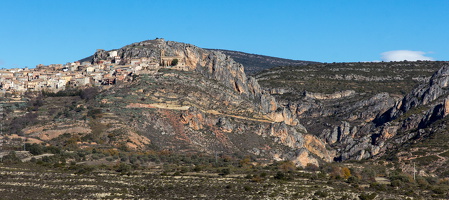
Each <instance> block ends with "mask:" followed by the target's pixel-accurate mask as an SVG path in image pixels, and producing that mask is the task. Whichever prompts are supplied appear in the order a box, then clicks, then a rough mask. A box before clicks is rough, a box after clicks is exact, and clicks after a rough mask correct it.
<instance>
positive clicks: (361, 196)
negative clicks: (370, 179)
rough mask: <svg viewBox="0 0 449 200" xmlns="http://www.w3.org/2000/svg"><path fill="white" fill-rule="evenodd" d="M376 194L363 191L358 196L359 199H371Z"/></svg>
mask: <svg viewBox="0 0 449 200" xmlns="http://www.w3.org/2000/svg"><path fill="white" fill-rule="evenodd" d="M376 196H377V194H376V193H371V194H368V193H363V194H361V195H360V196H359V198H360V200H373V199H374V198H376Z"/></svg>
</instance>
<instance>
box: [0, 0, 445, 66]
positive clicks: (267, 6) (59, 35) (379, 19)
mask: <svg viewBox="0 0 449 200" xmlns="http://www.w3.org/2000/svg"><path fill="white" fill-rule="evenodd" d="M448 10H449V1H446V0H421V1H417V0H328V1H326V0H322V1H319V0H316V1H310V0H304V1H302V0H296V1H265V0H255V1H249V0H248V1H237V0H223V1H218V0H216V1H214V0H208V1H206V0H196V1H195V0H191V1H184V0H179V1H173V0H160V1H159V0H157V1H156V0H154V1H153V0H141V1H139V0H135V1H133V0H129V1H115V0H108V1H101V0H95V1H88V0H76V1H69V0H36V1H34V0H32V1H30V0H0V18H1V20H0V27H1V28H0V68H13V67H25V66H28V67H34V66H35V65H37V64H45V65H47V64H56V63H67V62H73V61H76V60H79V59H81V58H84V57H87V56H89V55H92V54H93V53H94V52H95V50H96V49H105V50H110V49H116V48H120V47H122V46H124V45H127V44H130V43H133V42H139V41H143V40H148V39H154V38H156V37H159V38H165V39H166V40H172V41H178V42H185V43H190V44H193V45H196V46H199V47H203V48H219V49H229V50H238V51H243V52H248V53H256V54H262V55H269V56H275V57H282V58H289V59H296V60H310V61H319V62H353V61H375V60H382V59H384V60H386V59H388V58H389V57H388V56H394V55H398V52H396V50H406V51H401V52H399V53H407V52H408V53H410V52H411V53H412V54H413V53H415V54H419V55H421V56H424V58H427V57H431V59H434V60H446V61H447V60H449V17H448V14H447V11H448ZM385 52H387V53H385ZM388 52H393V53H390V54H389V53H388ZM394 53H396V54H394Z"/></svg>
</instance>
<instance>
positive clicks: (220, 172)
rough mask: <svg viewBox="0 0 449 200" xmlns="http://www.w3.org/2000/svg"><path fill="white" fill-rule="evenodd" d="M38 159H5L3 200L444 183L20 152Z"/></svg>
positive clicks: (343, 167) (218, 162)
mask: <svg viewBox="0 0 449 200" xmlns="http://www.w3.org/2000/svg"><path fill="white" fill-rule="evenodd" d="M26 148H27V150H28V152H29V153H31V154H33V155H35V156H36V155H39V154H43V155H49V154H50V153H51V154H52V155H50V156H43V157H41V158H38V159H36V157H34V158H32V159H31V160H30V161H28V162H21V159H20V158H19V156H20V154H23V153H24V152H15V151H11V152H10V153H9V154H8V155H6V156H4V157H3V159H2V163H1V164H0V177H1V179H0V180H1V181H0V182H1V183H0V191H2V198H4V199H27V198H31V196H30V195H31V194H33V196H32V198H33V199H49V198H51V199H55V198H75V199H80V198H87V199H92V198H105V199H113V198H122V199H129V198H146V199H180V198H188V199H190V198H200V199H273V198H277V199H407V198H410V199H429V198H435V199H444V198H447V197H448V195H449V181H448V180H447V179H440V178H436V177H421V176H417V177H416V178H415V179H414V178H413V175H412V174H408V173H404V172H402V171H401V167H400V163H397V162H389V163H387V162H379V163H370V162H350V163H330V164H325V165H322V166H320V167H317V166H315V165H308V166H306V167H305V168H301V167H300V168H297V167H295V166H294V165H293V163H292V162H290V161H282V162H274V163H271V164H261V163H258V162H255V160H254V158H251V157H244V158H235V157H233V156H232V155H217V156H216V157H213V156H208V155H206V154H204V155H203V154H184V155H183V154H175V153H172V152H168V151H160V152H144V153H136V152H134V153H133V152H120V151H116V152H114V151H111V150H97V149H90V150H86V149H78V150H75V151H67V150H61V149H57V148H54V147H44V146H40V145H37V144H33V145H29V144H27V145H26Z"/></svg>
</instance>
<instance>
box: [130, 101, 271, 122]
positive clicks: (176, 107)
mask: <svg viewBox="0 0 449 200" xmlns="http://www.w3.org/2000/svg"><path fill="white" fill-rule="evenodd" d="M126 107H127V108H160V109H167V110H188V109H189V108H190V106H180V105H174V104H166V103H152V104H141V103H131V104H129V105H127V106H126ZM201 111H203V112H205V113H208V114H212V115H223V116H227V117H232V118H237V119H244V120H250V121H257V122H265V123H273V121H270V120H267V119H257V118H251V117H244V116H239V115H230V114H224V113H220V112H218V111H216V110H201Z"/></svg>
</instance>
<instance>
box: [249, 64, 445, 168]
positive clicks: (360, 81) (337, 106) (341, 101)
mask: <svg viewBox="0 0 449 200" xmlns="http://www.w3.org/2000/svg"><path fill="white" fill-rule="evenodd" d="M447 66H448V63H447V62H389V63H334V64H317V65H308V66H304V67H302V68H301V69H298V68H293V67H278V68H273V69H269V70H265V71H263V72H261V73H259V74H257V75H256V78H257V80H258V82H259V83H260V84H261V86H262V88H263V89H265V90H267V91H269V92H270V93H271V94H272V95H274V96H276V98H277V99H278V100H279V101H281V102H284V104H288V105H290V107H291V111H292V113H296V114H297V116H298V118H299V120H300V122H302V124H304V126H305V127H306V128H307V130H308V131H309V133H311V134H315V135H317V136H318V137H320V138H322V139H324V140H326V142H327V143H328V144H329V145H330V146H332V147H333V148H336V149H338V152H337V154H338V155H339V156H338V157H337V158H336V160H351V159H356V160H361V159H368V158H373V157H374V158H378V159H385V158H387V159H388V160H390V161H393V160H394V161H396V162H397V161H401V162H400V163H401V164H408V165H410V164H411V163H412V162H414V163H417V164H418V165H419V166H420V169H421V170H422V173H437V174H442V173H446V172H445V170H444V166H445V160H446V158H445V157H444V156H441V155H446V154H444V153H445V152H446V151H448V150H449V149H448V148H447V147H446V146H444V145H441V144H438V143H437V142H436V141H438V139H436V138H440V139H442V138H445V136H444V134H443V135H442V133H443V132H444V131H445V128H444V127H446V124H445V118H444V117H445V116H446V115H445V114H444V113H445V112H446V111H445V109H446V107H445V99H446V98H447V97H446V96H447V93H446V87H447V84H446V82H445V80H446V79H445V77H446V75H445V74H446V73H447V69H446V68H447ZM431 127H433V128H431ZM437 135H438V136H437ZM405 149H407V150H405ZM437 149H438V150H437ZM410 151H411V152H410ZM387 152H388V153H387ZM415 152H416V153H415ZM430 152H434V153H430ZM384 154H388V155H389V156H386V157H381V156H382V155H384ZM429 159H433V161H437V162H433V163H432V165H433V167H429V165H428V164H429V163H426V162H423V161H424V160H427V161H429ZM403 161H406V162H403ZM405 168H407V167H405ZM438 168H439V169H438ZM408 170H410V168H408Z"/></svg>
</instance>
